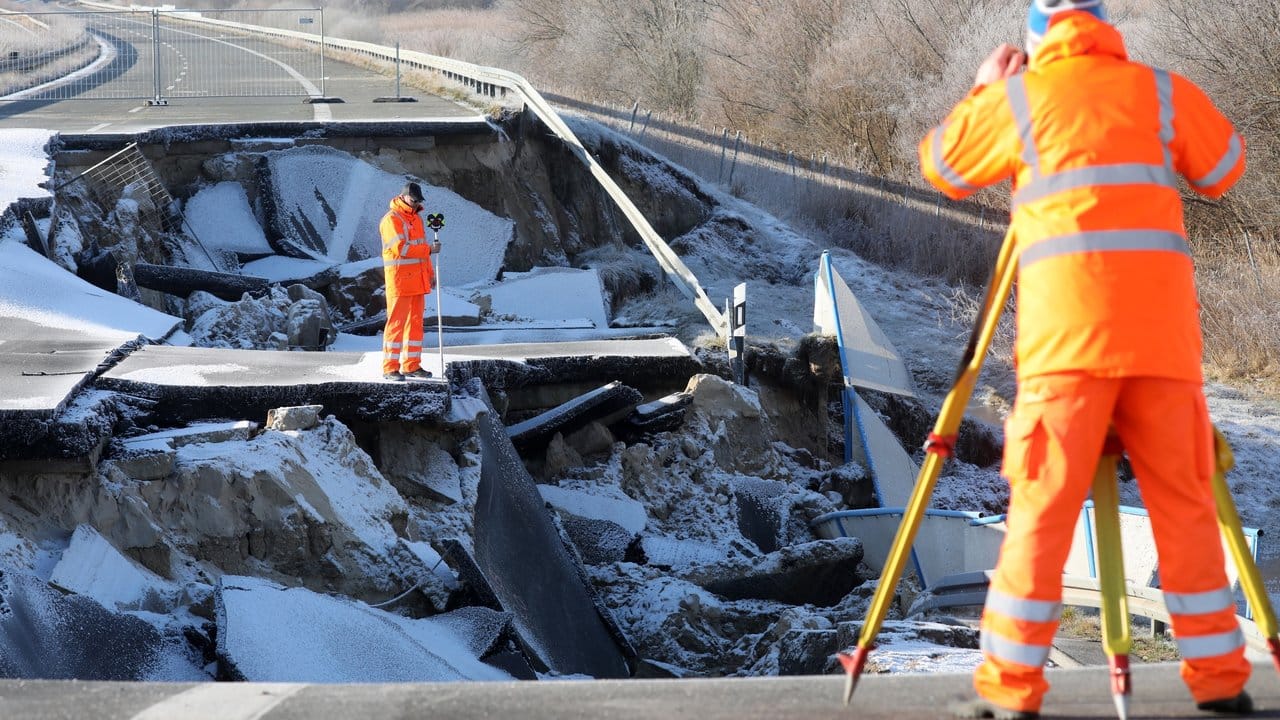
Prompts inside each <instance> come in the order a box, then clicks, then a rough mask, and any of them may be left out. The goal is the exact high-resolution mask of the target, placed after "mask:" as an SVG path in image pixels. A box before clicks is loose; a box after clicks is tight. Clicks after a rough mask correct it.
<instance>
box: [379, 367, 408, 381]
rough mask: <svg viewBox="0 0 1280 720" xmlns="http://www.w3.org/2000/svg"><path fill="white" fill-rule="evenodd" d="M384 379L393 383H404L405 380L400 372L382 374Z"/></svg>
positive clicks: (393, 371)
mask: <svg viewBox="0 0 1280 720" xmlns="http://www.w3.org/2000/svg"><path fill="white" fill-rule="evenodd" d="M382 379H383V380H390V381H391V382H402V381H403V380H404V376H403V375H401V374H400V372H399V371H398V370H392V371H391V372H388V373H382Z"/></svg>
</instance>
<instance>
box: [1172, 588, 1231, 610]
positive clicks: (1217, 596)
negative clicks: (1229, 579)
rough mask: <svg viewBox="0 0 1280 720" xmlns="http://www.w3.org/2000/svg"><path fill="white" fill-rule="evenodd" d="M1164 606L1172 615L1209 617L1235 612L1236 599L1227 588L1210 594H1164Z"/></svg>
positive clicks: (1209, 592) (1211, 591)
mask: <svg viewBox="0 0 1280 720" xmlns="http://www.w3.org/2000/svg"><path fill="white" fill-rule="evenodd" d="M1164 604H1165V607H1167V608H1168V609H1169V613H1170V614H1172V615H1208V614H1209V613H1216V612H1221V611H1223V610H1232V611H1234V610H1235V607H1236V598H1235V596H1234V595H1232V594H1231V591H1230V590H1229V589H1227V588H1225V587H1224V588H1218V589H1217V590H1209V591H1208V592H1198V593H1175V592H1169V591H1168V590H1166V591H1165V592H1164Z"/></svg>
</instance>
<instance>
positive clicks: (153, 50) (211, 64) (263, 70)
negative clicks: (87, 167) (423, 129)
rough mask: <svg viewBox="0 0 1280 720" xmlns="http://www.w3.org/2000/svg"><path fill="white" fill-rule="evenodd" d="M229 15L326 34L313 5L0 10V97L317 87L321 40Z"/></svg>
mask: <svg viewBox="0 0 1280 720" xmlns="http://www.w3.org/2000/svg"><path fill="white" fill-rule="evenodd" d="M197 20H198V21H199V22H195V21H197ZM237 24H241V25H257V26H261V27H267V28H275V29H290V30H306V31H310V32H319V33H320V34H321V36H322V37H323V34H324V30H323V26H324V14H323V11H322V10H320V9H318V8H315V9H292V10H216V11H179V10H152V9H141V10H94V11H59V12H38V13H2V14H0V101H13V100H42V101H57V100H69V99H72V98H75V99H79V100H91V99H139V100H143V99H145V100H149V101H151V102H156V103H163V102H165V100H167V99H168V98H190V97H254V96H272V97H290V96H293V97H314V96H319V95H322V94H323V89H324V54H323V52H319V49H320V48H317V47H316V46H315V45H308V44H306V43H302V42H289V41H285V40H270V39H268V38H266V37H265V36H263V35H260V34H252V33H251V32H250V31H247V30H245V29H242V28H237V27H234V25H237Z"/></svg>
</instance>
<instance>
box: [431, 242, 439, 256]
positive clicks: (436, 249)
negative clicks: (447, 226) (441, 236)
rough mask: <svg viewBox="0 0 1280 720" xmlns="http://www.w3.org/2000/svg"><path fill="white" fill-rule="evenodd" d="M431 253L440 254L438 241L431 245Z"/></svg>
mask: <svg viewBox="0 0 1280 720" xmlns="http://www.w3.org/2000/svg"><path fill="white" fill-rule="evenodd" d="M431 252H433V253H439V252H440V241H439V240H437V241H435V242H433V243H431Z"/></svg>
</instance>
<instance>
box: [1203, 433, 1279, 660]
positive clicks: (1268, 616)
mask: <svg viewBox="0 0 1280 720" xmlns="http://www.w3.org/2000/svg"><path fill="white" fill-rule="evenodd" d="M1213 444H1214V450H1215V461H1214V471H1213V500H1214V504H1215V505H1217V508H1218V528H1219V530H1221V531H1222V536H1223V537H1224V538H1226V540H1227V548H1228V549H1230V551H1231V558H1232V559H1233V560H1235V563H1236V570H1237V571H1238V572H1239V573H1240V587H1241V588H1242V589H1243V590H1244V596H1245V598H1247V599H1248V600H1249V605H1250V607H1252V608H1253V614H1254V616H1255V617H1254V622H1255V623H1257V625H1258V630H1259V631H1260V632H1261V633H1262V635H1263V637H1265V638H1267V649H1268V650H1270V651H1271V660H1272V662H1274V663H1275V666H1276V671H1277V672H1280V636H1278V635H1277V628H1276V613H1275V610H1274V609H1273V608H1272V607H1271V598H1270V597H1268V596H1267V590H1266V586H1264V585H1263V584H1262V576H1261V575H1260V574H1259V573H1258V565H1257V563H1255V562H1254V561H1253V554H1252V553H1250V552H1249V546H1248V544H1247V543H1246V542H1245V539H1244V529H1243V527H1242V526H1241V524H1240V515H1239V514H1238V513H1237V512H1236V504H1235V502H1234V501H1233V500H1232V499H1231V488H1230V487H1228V486H1227V477H1226V475H1227V471H1228V470H1230V469H1231V468H1233V467H1235V464H1236V461H1235V456H1233V455H1232V454H1231V446H1230V445H1228V444H1227V438H1226V437H1224V436H1223V434H1222V432H1221V431H1219V430H1218V429H1217V428H1214V429H1213Z"/></svg>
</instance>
